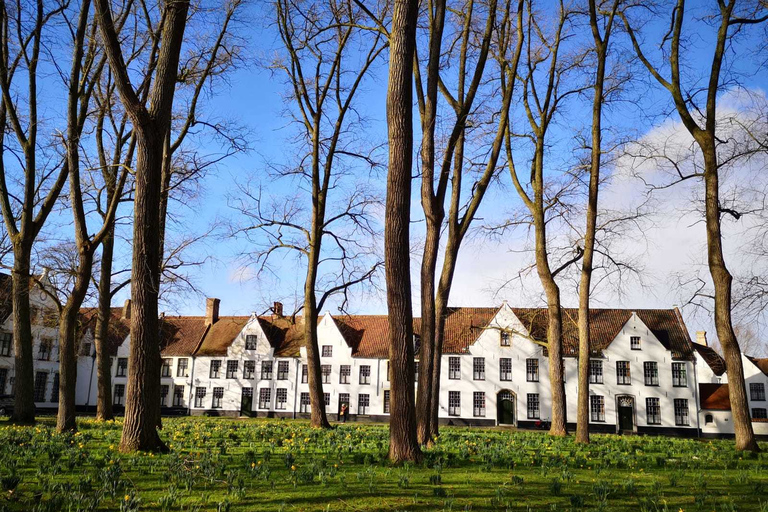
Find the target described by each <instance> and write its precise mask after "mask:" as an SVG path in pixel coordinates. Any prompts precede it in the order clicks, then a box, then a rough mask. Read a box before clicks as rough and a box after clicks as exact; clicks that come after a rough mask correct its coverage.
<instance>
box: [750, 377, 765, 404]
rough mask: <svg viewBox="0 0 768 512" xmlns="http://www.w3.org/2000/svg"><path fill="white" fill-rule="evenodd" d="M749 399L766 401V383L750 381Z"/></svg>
mask: <svg viewBox="0 0 768 512" xmlns="http://www.w3.org/2000/svg"><path fill="white" fill-rule="evenodd" d="M749 400H750V401H751V402H765V383H763V382H750V383H749Z"/></svg>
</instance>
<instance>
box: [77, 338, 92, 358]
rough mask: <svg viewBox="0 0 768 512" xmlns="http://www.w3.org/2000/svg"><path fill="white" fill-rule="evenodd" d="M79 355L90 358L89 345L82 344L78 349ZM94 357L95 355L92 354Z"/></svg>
mask: <svg viewBox="0 0 768 512" xmlns="http://www.w3.org/2000/svg"><path fill="white" fill-rule="evenodd" d="M80 355H81V356H85V357H90V356H91V344H90V343H86V342H85V341H84V342H83V346H82V347H80ZM94 355H95V354H94Z"/></svg>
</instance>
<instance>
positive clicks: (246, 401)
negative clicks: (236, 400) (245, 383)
mask: <svg viewBox="0 0 768 512" xmlns="http://www.w3.org/2000/svg"><path fill="white" fill-rule="evenodd" d="M252 412H253V388H243V390H242V391H241V393H240V416H250V415H251V413H252Z"/></svg>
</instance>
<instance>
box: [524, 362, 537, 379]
mask: <svg viewBox="0 0 768 512" xmlns="http://www.w3.org/2000/svg"><path fill="white" fill-rule="evenodd" d="M539 373H540V369H539V360H538V359H536V358H528V359H526V360H525V381H526V382H539Z"/></svg>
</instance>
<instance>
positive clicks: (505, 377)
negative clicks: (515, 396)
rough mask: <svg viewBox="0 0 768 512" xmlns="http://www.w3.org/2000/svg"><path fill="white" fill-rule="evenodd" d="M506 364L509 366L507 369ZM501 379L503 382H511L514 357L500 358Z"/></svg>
mask: <svg viewBox="0 0 768 512" xmlns="http://www.w3.org/2000/svg"><path fill="white" fill-rule="evenodd" d="M504 366H507V368H506V369H505V368H504ZM499 380H500V381H501V382H510V381H511V380H512V358H511V357H500V358H499Z"/></svg>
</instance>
